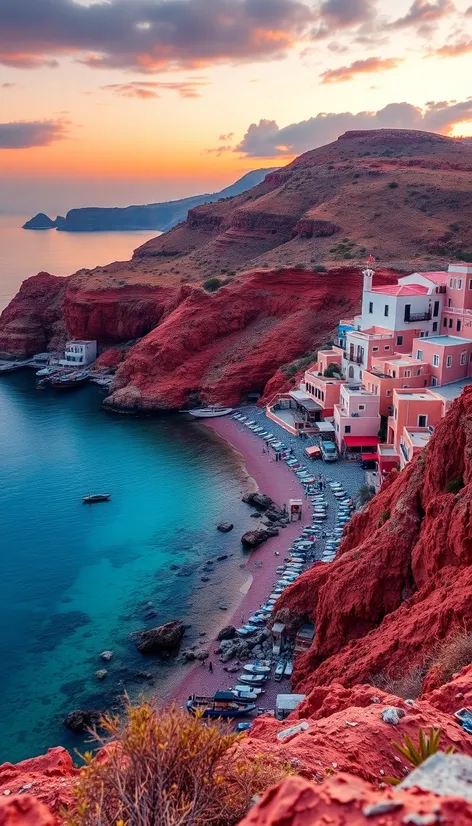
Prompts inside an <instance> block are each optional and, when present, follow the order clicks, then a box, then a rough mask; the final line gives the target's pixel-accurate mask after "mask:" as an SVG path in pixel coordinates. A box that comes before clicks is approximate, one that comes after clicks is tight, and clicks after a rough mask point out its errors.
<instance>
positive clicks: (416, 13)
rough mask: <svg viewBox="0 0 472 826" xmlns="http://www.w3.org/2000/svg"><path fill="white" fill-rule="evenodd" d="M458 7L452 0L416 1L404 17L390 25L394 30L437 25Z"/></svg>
mask: <svg viewBox="0 0 472 826" xmlns="http://www.w3.org/2000/svg"><path fill="white" fill-rule="evenodd" d="M455 9H456V7H455V5H454V3H453V2H452V0H436V2H433V3H431V2H429V0H414V3H413V5H412V6H411V7H410V9H409V11H408V12H407V14H405V16H404V17H399V18H398V19H397V20H394V21H393V23H390V24H389V28H392V29H404V28H407V27H408V26H422V25H424V24H431V23H437V22H438V20H442V18H443V17H447V16H448V15H450V14H452V13H453V12H454V11H455Z"/></svg>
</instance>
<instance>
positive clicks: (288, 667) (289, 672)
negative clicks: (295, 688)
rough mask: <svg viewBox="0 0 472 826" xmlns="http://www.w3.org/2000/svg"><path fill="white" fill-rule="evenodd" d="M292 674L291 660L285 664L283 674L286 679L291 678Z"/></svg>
mask: <svg viewBox="0 0 472 826" xmlns="http://www.w3.org/2000/svg"><path fill="white" fill-rule="evenodd" d="M292 673H293V663H292V660H287V662H286V663H285V669H284V674H285V676H286V677H291V676H292Z"/></svg>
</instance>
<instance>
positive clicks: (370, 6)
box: [320, 0, 375, 28]
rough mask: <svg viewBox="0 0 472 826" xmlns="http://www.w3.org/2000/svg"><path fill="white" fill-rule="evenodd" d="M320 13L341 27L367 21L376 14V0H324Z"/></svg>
mask: <svg viewBox="0 0 472 826" xmlns="http://www.w3.org/2000/svg"><path fill="white" fill-rule="evenodd" d="M320 15H321V17H322V18H324V19H325V20H326V21H328V22H329V23H334V24H335V25H336V26H339V27H340V28H344V27H349V26H353V25H357V24H359V23H365V22H367V21H368V20H371V19H372V18H373V17H374V15H375V3H374V0H323V2H322V4H321V7H320Z"/></svg>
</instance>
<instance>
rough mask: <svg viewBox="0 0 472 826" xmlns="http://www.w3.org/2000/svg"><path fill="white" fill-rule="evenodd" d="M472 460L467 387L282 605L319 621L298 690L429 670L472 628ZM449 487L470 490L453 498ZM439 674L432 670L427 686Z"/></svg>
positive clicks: (299, 668)
mask: <svg viewBox="0 0 472 826" xmlns="http://www.w3.org/2000/svg"><path fill="white" fill-rule="evenodd" d="M471 459H472V388H466V390H465V391H464V393H463V394H462V396H461V397H460V398H459V399H458V400H457V401H456V402H455V403H454V405H453V407H452V410H451V411H450V413H449V414H448V416H447V417H446V418H445V419H443V420H442V422H441V423H440V424H439V426H438V427H437V429H436V431H435V433H434V435H433V437H432V439H431V441H430V443H429V445H428V447H427V448H426V449H425V450H424V451H423V452H422V453H421V454H420V455H419V456H418V458H417V459H416V460H415V461H414V462H412V463H411V464H410V465H409V466H408V467H407V468H406V469H405V470H404V471H403V472H402V473H398V474H394V475H393V476H392V477H391V479H390V480H389V481H388V482H387V483H386V484H385V485H384V486H383V488H382V490H381V491H380V493H379V494H378V495H377V496H376V497H375V498H374V500H373V501H372V502H371V503H370V504H369V505H368V506H367V508H366V509H365V510H364V511H363V512H362V513H360V514H358V515H357V516H355V517H354V518H353V520H352V522H351V524H350V525H349V527H348V529H347V530H346V534H345V537H344V540H343V543H342V545H341V548H340V555H339V558H338V559H337V560H336V561H335V562H334V563H333V564H332V565H329V566H327V565H323V564H320V565H316V566H315V567H314V568H313V569H311V570H310V571H308V572H307V573H306V574H304V575H303V576H302V577H301V578H300V579H299V580H297V582H296V583H295V584H294V585H293V586H291V587H290V588H289V589H288V590H287V591H286V592H285V593H284V594H283V596H282V597H281V598H280V600H279V601H278V603H277V606H276V607H277V610H278V611H280V612H281V615H282V616H283V617H285V618H287V619H289V620H290V621H294V620H295V621H296V620H297V619H298V620H299V618H300V617H302V616H305V617H309V618H310V619H311V620H312V621H313V622H314V623H315V625H316V636H315V640H314V643H313V646H312V648H311V650H310V651H309V652H307V654H305V655H304V656H302V657H300V658H299V659H298V660H297V661H296V664H295V683H296V685H297V687H298V688H299V689H302V690H304V691H309V690H310V689H311V687H313V686H315V685H326V684H329V683H331V682H332V681H333V680H337V679H339V678H340V676H341V675H342V680H343V683H344V684H345V685H354V684H356V683H358V682H362V681H364V680H371V679H375V678H376V677H377V676H379V675H380V674H387V675H390V676H392V677H395V676H398V675H399V674H401V673H405V672H407V671H408V669H412V668H413V667H421V668H425V663H427V662H428V659H429V658H430V657H431V656H432V655H433V654H434V649H435V646H436V645H437V643H438V642H439V641H441V640H444V639H446V638H447V637H449V636H450V635H451V634H452V633H453V632H454V631H455V630H458V629H459V630H460V629H461V628H462V629H463V628H464V627H465V628H470V626H471V623H472V599H471V598H472V478H471V469H472V462H471ZM451 483H453V485H454V486H455V487H459V486H461V485H463V487H462V489H461V490H460V491H459V492H458V493H449V492H448V488H449V487H450V486H451ZM433 660H434V657H433ZM426 670H427V669H426V668H425V671H426ZM437 676H438V675H436V677H437ZM433 677H434V669H433V670H432V672H431V673H429V675H426V681H427V684H428V685H429V686H430V687H432V686H434V684H435V679H433Z"/></svg>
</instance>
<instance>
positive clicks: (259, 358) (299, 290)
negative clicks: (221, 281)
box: [107, 269, 393, 410]
mask: <svg viewBox="0 0 472 826" xmlns="http://www.w3.org/2000/svg"><path fill="white" fill-rule="evenodd" d="M360 278H361V276H360V273H359V271H357V270H354V269H349V270H348V269H341V270H332V271H330V272H329V273H327V274H318V273H313V272H309V271H306V270H298V271H297V270H293V269H286V270H278V271H276V272H271V271H266V270H262V271H256V272H252V273H247V274H245V276H244V278H241V279H238V280H237V281H235V282H234V283H232V284H231V285H230V286H227V287H224V288H222V289H220V290H219V291H218V292H217V293H215V294H213V295H209V294H208V293H206V292H204V291H203V290H201V289H196V288H193V289H192V288H190V287H185V288H182V291H181V301H180V303H178V304H177V306H176V307H175V309H174V310H173V311H170V310H169V311H168V312H167V313H166V315H165V318H164V320H163V321H162V322H161V323H160V324H159V325H158V326H157V327H156V328H155V329H154V330H153V331H152V332H151V333H150V334H149V335H148V336H145V338H143V339H142V340H141V341H140V342H139V344H137V345H136V347H134V348H133V350H132V351H131V353H130V354H129V356H128V357H127V359H126V360H125V362H124V364H123V365H122V366H121V367H120V368H119V370H118V373H117V376H116V380H115V383H114V385H113V392H112V395H111V397H110V398H109V400H107V404H109V405H110V406H112V407H114V408H118V409H124V410H126V409H135V408H140V409H147V410H159V409H168V408H180V407H183V406H184V405H186V404H189V403H192V402H195V401H197V400H199V401H200V402H201V403H207V402H210V401H211V402H223V403H227V404H238V403H239V402H240V401H241V399H242V398H243V397H244V395H245V394H246V393H249V392H255V391H258V392H262V391H263V390H264V387H265V385H266V383H267V381H268V380H270V379H271V377H272V376H273V375H274V373H277V371H278V368H279V366H280V365H281V364H284V363H285V364H287V363H290V362H292V361H293V360H294V359H297V358H299V357H300V356H301V355H304V354H306V353H307V352H310V351H313V350H314V349H315V348H316V347H317V346H319V345H321V344H322V343H323V342H325V341H326V340H327V339H328V338H329V337H330V336H331V335H332V334H333V333H334V331H335V329H336V325H337V322H338V319H339V317H340V315H341V314H342V313H345V312H348V313H349V312H350V311H353V310H354V309H357V307H358V301H359V296H360V290H361V285H360ZM379 278H381V279H384V280H385V281H391V280H392V278H393V274H390V273H388V272H385V273H384V274H383V275H382V274H379ZM278 376H281V374H280V373H278ZM285 382H286V378H285V376H284V377H283V383H285ZM278 387H279V383H278V380H274V381H272V383H271V386H270V393H272V394H273V393H275V392H276V390H277V389H278ZM268 395H269V392H266V394H265V396H266V397H267V396H268Z"/></svg>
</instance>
